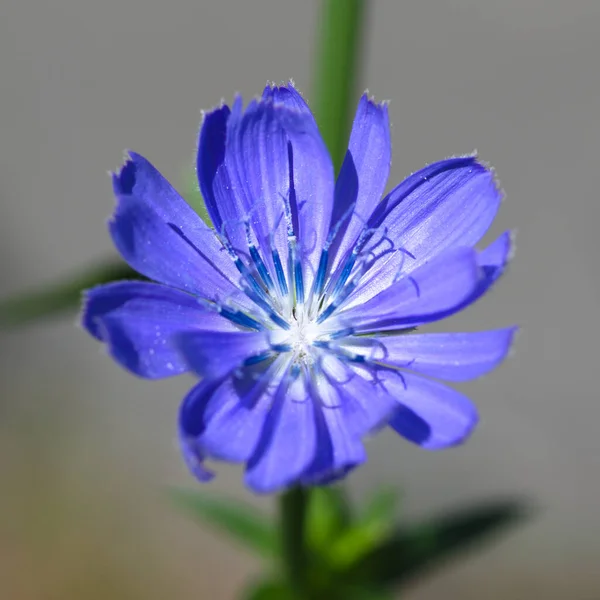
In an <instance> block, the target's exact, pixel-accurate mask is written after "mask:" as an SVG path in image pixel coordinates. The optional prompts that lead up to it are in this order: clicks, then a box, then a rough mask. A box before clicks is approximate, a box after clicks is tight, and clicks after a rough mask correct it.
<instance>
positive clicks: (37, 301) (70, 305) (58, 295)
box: [0, 260, 144, 328]
mask: <svg viewBox="0 0 600 600" xmlns="http://www.w3.org/2000/svg"><path fill="white" fill-rule="evenodd" d="M119 279H144V278H143V277H142V276H141V275H140V274H139V273H137V272H136V271H134V270H133V269H131V268H130V267H129V266H127V265H126V264H125V263H124V262H121V261H118V260H113V261H110V262H106V263H103V264H98V265H95V266H91V267H87V268H86V269H85V271H81V272H80V273H77V274H75V275H73V276H71V277H69V278H68V279H65V280H63V281H61V282H59V283H54V284H50V285H48V286H47V287H43V288H40V289H38V290H32V291H31V292H25V293H22V294H18V295H16V296H13V297H12V298H6V299H4V300H0V327H1V328H8V327H14V326H16V325H23V324H26V323H29V322H32V321H36V320H38V319H41V318H44V317H54V316H57V315H60V314H63V313H66V312H70V311H72V310H74V309H76V308H77V307H78V306H79V305H80V303H81V293H82V292H83V291H84V290H86V289H88V288H91V287H94V286H95V285H99V284H101V283H108V282H110V281H115V280H119Z"/></svg>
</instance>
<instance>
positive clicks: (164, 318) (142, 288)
mask: <svg viewBox="0 0 600 600" xmlns="http://www.w3.org/2000/svg"><path fill="white" fill-rule="evenodd" d="M82 319H83V325H84V327H85V328H86V329H87V330H88V331H89V332H90V333H91V334H92V335H93V336H94V337H95V338H96V339H98V340H100V341H104V342H106V343H107V344H108V348H109V352H110V354H111V355H112V356H113V357H114V358H115V360H117V362H119V363H120V364H121V365H122V366H124V367H125V368H126V369H129V370H130V371H132V372H133V373H135V374H136V375H139V376H141V377H147V378H150V379H155V378H160V377H169V376H172V375H178V374H179V373H183V372H185V371H187V370H188V367H187V364H186V363H185V361H183V360H182V358H181V356H180V354H179V352H178V350H177V348H176V346H175V345H174V344H173V337H174V335H175V334H177V333H180V332H182V331H189V330H201V329H208V330H210V331H212V332H213V333H212V335H214V332H216V331H220V332H225V331H234V330H235V329H236V328H235V326H234V325H233V323H231V322H229V321H227V320H226V319H224V318H223V317H221V316H220V315H218V314H217V313H214V312H211V311H207V310H206V309H205V308H203V307H202V306H200V305H199V304H198V301H197V300H196V299H195V298H194V297H193V296H190V295H189V294H185V293H184V292H180V291H178V290H175V289H173V288H168V287H166V286H162V285H158V284H154V283H145V282H141V281H120V282H117V283H109V284H107V285H102V286H99V287H96V288H94V289H91V290H88V291H87V292H86V293H85V304H84V308H83V317H82Z"/></svg>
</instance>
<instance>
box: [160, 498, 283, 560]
mask: <svg viewBox="0 0 600 600" xmlns="http://www.w3.org/2000/svg"><path fill="white" fill-rule="evenodd" d="M171 497H172V499H173V500H174V501H175V504H176V505H177V506H178V507H179V508H181V509H182V510H183V511H184V512H186V513H187V514H189V515H191V516H192V517H195V518H196V519H198V520H201V521H203V522H206V523H208V524H209V525H211V526H212V527H214V528H216V529H219V530H220V531H223V532H225V533H228V534H229V535H230V536H231V537H233V538H235V539H237V540H238V541H239V542H241V543H242V544H244V545H245V546H247V547H249V548H251V549H252V550H254V551H255V552H257V553H258V554H260V555H261V556H263V557H267V558H272V557H274V556H277V555H278V552H279V543H278V538H277V532H276V530H275V527H274V526H273V524H272V523H271V521H270V520H269V519H268V518H267V517H266V516H265V515H263V514H262V513H261V512H259V511H257V510H255V509H254V508H252V507H250V506H248V505H247V504H244V503H242V502H237V501H234V500H231V499H228V498H223V497H217V496H207V495H205V494H200V493H199V492H196V491H192V490H182V489H175V490H171Z"/></svg>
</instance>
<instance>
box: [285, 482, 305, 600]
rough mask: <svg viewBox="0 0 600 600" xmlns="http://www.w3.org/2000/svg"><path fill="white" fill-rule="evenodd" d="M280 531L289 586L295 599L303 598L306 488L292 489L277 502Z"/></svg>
mask: <svg viewBox="0 0 600 600" xmlns="http://www.w3.org/2000/svg"><path fill="white" fill-rule="evenodd" d="M279 502H280V519H281V522H280V528H281V529H280V531H281V551H282V560H283V568H284V571H285V576H286V579H287V581H288V584H289V586H290V588H291V589H292V590H294V594H295V596H296V597H297V598H299V599H300V598H306V592H307V581H306V574H307V569H306V566H307V565H306V563H307V556H306V536H305V530H306V528H305V523H306V507H307V504H308V492H307V490H306V488H302V487H293V488H291V489H289V490H287V491H286V492H284V493H283V494H282V495H281V496H280V498H279Z"/></svg>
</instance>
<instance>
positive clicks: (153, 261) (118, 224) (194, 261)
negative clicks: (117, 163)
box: [109, 196, 250, 307]
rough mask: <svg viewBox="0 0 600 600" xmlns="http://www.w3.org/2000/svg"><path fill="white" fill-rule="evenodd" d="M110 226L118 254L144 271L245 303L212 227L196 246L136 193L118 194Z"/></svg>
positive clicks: (190, 288)
mask: <svg viewBox="0 0 600 600" xmlns="http://www.w3.org/2000/svg"><path fill="white" fill-rule="evenodd" d="M198 220H200V218H199V217H198ZM109 230H110V233H111V235H112V238H113V242H114V244H115V246H116V247H117V249H118V250H119V252H120V253H121V256H123V258H124V259H125V260H126V261H127V262H128V263H129V265H131V267H133V268H134V269H135V270H136V271H138V272H140V273H142V274H143V275H145V276H146V277H149V278H150V279H154V280H156V281H158V282H160V283H164V284H166V285H169V286H173V287H176V288H179V289H182V290H185V291H187V292H190V293H193V294H197V295H199V296H201V297H203V298H206V299H209V300H214V301H217V302H223V301H225V300H226V299H228V300H236V301H237V302H239V303H241V305H242V306H245V307H248V306H250V304H249V303H250V301H249V299H248V298H247V296H246V295H245V294H244V293H243V292H242V291H241V290H239V289H238V288H237V287H236V286H235V284H234V283H232V281H236V280H237V279H239V273H238V274H237V276H236V277H235V278H234V277H233V275H232V273H230V272H229V271H223V270H220V267H221V266H222V263H223V261H222V254H220V252H222V250H218V249H217V248H216V246H215V239H214V235H213V233H212V232H210V231H208V232H207V234H206V236H205V243H202V244H200V245H198V246H196V245H194V243H193V242H192V240H191V239H189V238H188V237H186V233H185V230H184V229H182V228H181V227H180V226H179V225H178V224H177V223H170V222H166V221H164V220H163V218H162V217H161V216H160V214H159V213H158V212H156V211H155V210H154V208H153V207H152V206H151V205H150V204H149V203H148V202H145V201H144V200H141V199H139V198H137V197H135V196H122V197H121V198H120V201H119V204H118V206H117V209H116V211H115V214H114V216H113V218H112V220H111V221H110V223H109ZM198 239H199V236H196V240H198ZM227 260H228V261H229V263H231V264H232V261H231V260H230V259H229V258H227ZM230 276H231V277H232V279H230V278H229V277H230Z"/></svg>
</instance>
